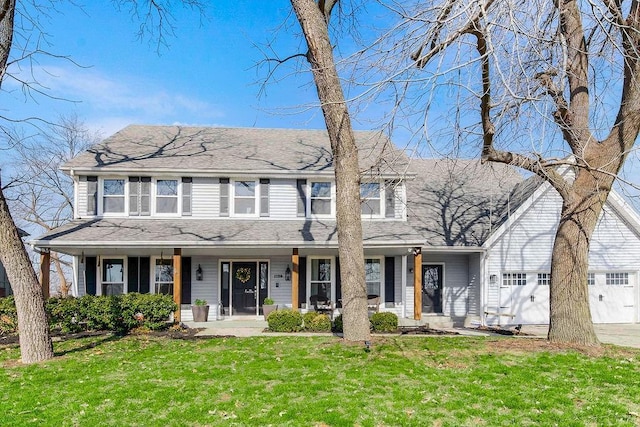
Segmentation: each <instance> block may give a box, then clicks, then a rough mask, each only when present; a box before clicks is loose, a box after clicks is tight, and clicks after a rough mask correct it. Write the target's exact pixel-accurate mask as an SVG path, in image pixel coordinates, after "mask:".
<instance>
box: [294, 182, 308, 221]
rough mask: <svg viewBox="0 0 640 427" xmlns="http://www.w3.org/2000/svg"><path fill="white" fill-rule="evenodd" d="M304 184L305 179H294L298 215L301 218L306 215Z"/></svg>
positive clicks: (305, 183)
mask: <svg viewBox="0 0 640 427" xmlns="http://www.w3.org/2000/svg"><path fill="white" fill-rule="evenodd" d="M306 186H307V180H306V179H298V180H296V188H297V190H298V216H299V217H303V218H306V216H307V196H306V194H305V188H306Z"/></svg>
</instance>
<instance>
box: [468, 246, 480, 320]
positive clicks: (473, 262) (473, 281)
mask: <svg viewBox="0 0 640 427" xmlns="http://www.w3.org/2000/svg"><path fill="white" fill-rule="evenodd" d="M480 258H481V256H480V254H471V255H469V273H468V281H469V288H468V290H467V291H468V295H467V298H468V301H469V305H468V308H467V314H468V315H474V316H480V315H482V313H481V307H480V304H481V302H480V285H481V283H482V277H481V272H480V262H481V261H480Z"/></svg>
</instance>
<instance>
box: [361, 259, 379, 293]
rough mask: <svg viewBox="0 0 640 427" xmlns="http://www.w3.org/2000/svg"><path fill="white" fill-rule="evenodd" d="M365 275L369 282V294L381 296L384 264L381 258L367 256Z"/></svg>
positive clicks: (366, 280)
mask: <svg viewBox="0 0 640 427" xmlns="http://www.w3.org/2000/svg"><path fill="white" fill-rule="evenodd" d="M364 276H365V282H366V283H367V295H375V296H381V295H382V294H381V293H380V292H381V291H382V287H381V285H382V264H381V262H380V258H365V260H364Z"/></svg>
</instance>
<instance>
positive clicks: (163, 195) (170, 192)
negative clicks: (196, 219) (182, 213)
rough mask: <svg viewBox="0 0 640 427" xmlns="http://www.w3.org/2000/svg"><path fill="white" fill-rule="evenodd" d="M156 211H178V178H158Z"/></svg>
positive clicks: (173, 212) (160, 212) (164, 212)
mask: <svg viewBox="0 0 640 427" xmlns="http://www.w3.org/2000/svg"><path fill="white" fill-rule="evenodd" d="M156 213H159V214H177V213H178V180H177V179H158V180H157V181H156Z"/></svg>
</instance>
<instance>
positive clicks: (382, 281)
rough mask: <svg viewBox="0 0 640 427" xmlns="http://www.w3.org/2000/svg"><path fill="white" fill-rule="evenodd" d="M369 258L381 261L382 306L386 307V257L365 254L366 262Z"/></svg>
mask: <svg viewBox="0 0 640 427" xmlns="http://www.w3.org/2000/svg"><path fill="white" fill-rule="evenodd" d="M368 259H377V260H379V261H380V295H379V296H380V307H384V304H385V301H386V299H385V297H386V295H385V292H384V291H385V287H386V277H387V276H386V273H385V264H386V263H385V257H384V256H383V255H380V256H367V255H365V256H364V261H365V263H366V262H367V260H368ZM443 275H444V269H443ZM365 283H366V272H365ZM443 284H444V282H443Z"/></svg>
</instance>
